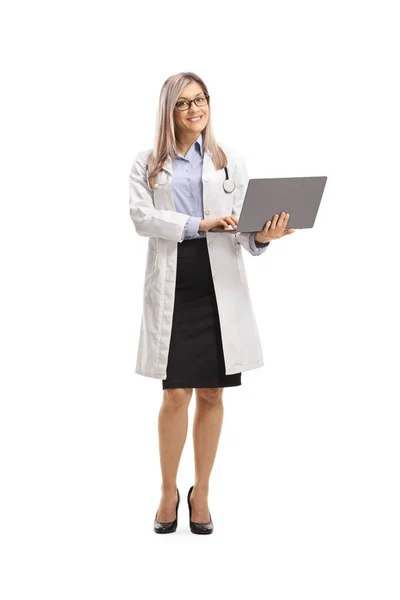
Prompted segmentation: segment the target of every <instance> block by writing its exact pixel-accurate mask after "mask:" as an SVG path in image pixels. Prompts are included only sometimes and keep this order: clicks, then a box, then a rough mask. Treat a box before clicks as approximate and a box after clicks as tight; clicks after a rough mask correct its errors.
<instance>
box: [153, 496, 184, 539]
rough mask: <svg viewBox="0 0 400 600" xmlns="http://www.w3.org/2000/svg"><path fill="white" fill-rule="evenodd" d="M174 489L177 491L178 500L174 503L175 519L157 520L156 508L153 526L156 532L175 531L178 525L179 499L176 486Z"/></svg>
mask: <svg viewBox="0 0 400 600" xmlns="http://www.w3.org/2000/svg"><path fill="white" fill-rule="evenodd" d="M176 491H177V492H178V502H177V503H176V517H175V521H168V522H163V521H157V514H158V510H157V512H156V516H155V519H154V526H153V529H154V531H155V532H156V533H173V532H174V531H176V528H177V526H178V507H179V502H180V499H181V498H180V496H179V490H178V488H176Z"/></svg>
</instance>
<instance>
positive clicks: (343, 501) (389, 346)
mask: <svg viewBox="0 0 400 600" xmlns="http://www.w3.org/2000/svg"><path fill="white" fill-rule="evenodd" d="M3 6H4V8H3V9H2V15H1V19H0V21H1V32H0V33H1V35H0V39H1V56H2V76H1V77H2V83H3V86H2V87H3V92H2V97H1V102H2V110H1V119H2V125H1V131H2V133H1V148H2V177H1V188H2V190H1V203H2V204H1V222H0V228H1V229H0V231H1V235H0V242H1V283H2V293H1V303H2V307H1V347H2V356H1V372H2V374H1V387H2V390H1V398H2V400H1V415H0V416H1V420H0V427H1V431H0V434H1V435H0V444H1V448H0V450H1V452H0V457H1V472H0V481H1V487H2V492H1V496H0V520H1V524H0V526H1V530H0V548H1V553H2V556H1V565H2V577H1V583H0V592H1V595H2V598H4V600H14V599H17V598H18V599H24V600H25V599H27V598H33V597H38V598H41V599H42V600H45V599H46V600H47V599H52V600H53V599H55V598H57V600H63V599H68V600H70V599H72V598H74V599H76V600H77V599H79V600H80V599H84V600H87V599H89V598H93V599H96V600H100V599H110V600H111V599H112V600H115V599H118V600H125V599H131V598H140V599H141V600H147V599H148V598H154V597H157V598H166V599H170V598H171V599H172V598H173V599H181V598H182V599H183V598H185V600H186V598H192V599H198V598H199V599H200V598H201V599H203V598H205V597H207V598H209V599H212V600H213V599H214V598H215V599H217V598H218V599H219V598H220V597H221V594H224V597H231V596H232V595H233V594H235V595H237V596H238V597H240V598H243V597H244V595H245V594H246V596H247V597H248V598H255V599H258V598H268V599H269V600H286V599H287V600H297V599H298V598H307V600H314V599H315V600H321V599H323V600H330V599H334V600H336V599H338V598H340V599H341V600H344V599H346V600H347V599H349V600H353V599H358V598H360V599H363V600H365V599H381V598H385V600H395V599H396V600H398V598H399V594H400V582H399V572H398V567H399V559H400V549H399V535H400V521H399V510H398V507H399V506H400V491H399V458H398V457H399V450H400V449H399V413H400V411H399V396H400V395H399V383H398V373H397V372H396V371H398V369H399V341H398V340H399V317H398V312H399V311H398V306H399V300H400V298H399V293H398V288H397V285H398V278H399V277H398V274H399V261H398V257H399V250H398V230H397V224H398V219H399V216H400V215H399V199H400V196H399V187H400V186H399V177H398V165H399V151H398V149H399V133H400V128H399V116H398V115H399V111H398V107H399V105H400V98H399V94H398V91H397V89H396V80H397V79H398V61H396V60H395V55H396V54H398V52H399V50H400V48H399V43H398V26H397V23H396V20H395V12H394V8H395V3H394V2H384V1H383V2H382V1H381V2H379V3H378V2H354V1H353V2H351V1H349V0H347V1H346V2H337V1H336V2H321V1H319V2H307V1H305V2H287V1H286V2H285V1H282V0H280V2H274V3H266V4H263V5H261V4H260V5H259V4H258V3H256V2H245V3H243V4H241V5H239V6H233V5H232V4H231V3H230V2H224V3H222V2H221V3H217V2H207V1H206V0H203V1H202V2H183V3H182V2H178V3H176V4H175V3H167V2H159V3H156V4H155V3H154V2H153V3H140V6H139V7H138V6H137V5H136V3H134V2H121V1H120V2H118V1H114V2H112V3H111V2H88V1H84V0H80V1H79V2H76V1H70V2H68V3H67V2H65V3H60V2H43V1H40V0H39V1H38V2H35V3H28V2H16V3H13V4H11V3H10V2H9V3H6V4H5V5H3ZM180 71H194V72H196V73H198V74H199V75H200V76H201V77H202V78H203V79H204V80H205V82H206V83H207V85H208V87H209V92H210V96H211V97H212V111H213V120H214V127H215V133H216V137H217V141H220V142H221V143H222V142H224V143H227V144H229V145H231V146H233V147H235V148H236V149H238V150H240V151H241V152H242V154H243V156H244V157H245V159H246V162H247V167H248V171H249V175H250V177H274V176H303V175H327V176H328V182H327V186H326V189H325V193H324V196H323V200H322V203H321V207H320V211H319V213H318V217H317V221H316V223H315V227H314V228H313V229H309V230H302V231H300V230H298V231H296V233H294V234H293V235H291V236H289V237H286V238H283V239H281V240H277V241H274V242H272V243H271V245H270V247H269V248H268V249H267V251H266V252H265V253H264V254H263V255H262V256H260V257H252V256H250V255H249V254H248V253H247V252H244V257H245V264H246V270H247V274H248V279H249V285H250V293H251V297H252V301H253V304H254V310H255V314H256V319H257V324H258V327H259V331H260V335H261V339H262V345H263V352H264V361H265V366H264V367H263V368H260V369H257V370H253V371H248V372H245V373H243V375H242V386H240V387H238V388H230V389H229V388H227V389H226V390H225V392H224V407H225V416H224V424H223V430H222V435H221V438H220V445H219V449H218V454H217V458H216V461H215V465H214V469H213V472H212V476H211V481H210V495H209V507H210V510H211V514H212V518H213V521H214V527H215V531H214V533H213V535H211V536H196V535H193V534H191V533H190V530H189V524H188V521H189V513H188V507H187V502H186V496H187V492H188V489H189V487H190V485H192V483H193V474H194V472H193V449H192V437H191V433H192V432H191V424H192V418H193V414H194V402H195V399H194V396H193V398H192V402H191V405H190V409H189V410H190V413H189V414H190V421H189V431H188V437H187V441H186V445H185V448H184V451H183V455H182V460H181V464H180V469H179V474H178V487H179V490H180V493H181V497H182V503H181V506H180V508H179V524H178V531H177V532H176V534H173V535H167V536H160V535H156V534H155V533H154V532H153V529H152V526H153V519H154V516H155V513H156V510H157V507H158V503H159V500H160V485H161V475H160V469H159V458H158V437H157V417H158V411H159V408H160V404H161V400H162V387H161V381H160V380H154V379H150V378H144V377H141V376H139V375H136V374H134V367H135V362H136V352H137V344H138V337H139V327H140V317H141V309H142V306H141V302H142V286H143V279H144V265H145V255H146V248H147V239H145V238H141V237H139V236H138V235H137V234H136V232H135V229H134V225H133V223H132V221H131V219H130V216H129V208H128V174H129V171H130V168H131V165H132V162H133V158H134V157H135V155H136V154H137V152H139V151H141V150H145V149H148V148H150V147H151V145H152V143H153V139H154V133H155V116H156V110H157V104H158V96H159V93H160V89H161V86H162V84H163V83H164V81H165V80H166V79H167V78H168V77H169V76H170V75H172V74H174V73H178V72H180Z"/></svg>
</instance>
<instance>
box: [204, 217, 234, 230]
mask: <svg viewBox="0 0 400 600" xmlns="http://www.w3.org/2000/svg"><path fill="white" fill-rule="evenodd" d="M238 220H239V219H238V218H237V217H236V216H235V215H229V216H227V217H219V218H218V219H201V221H200V223H199V231H209V230H210V229H214V228H215V229H228V226H229V225H232V227H237V224H238Z"/></svg>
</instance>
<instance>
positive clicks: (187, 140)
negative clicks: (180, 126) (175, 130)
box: [176, 131, 201, 156]
mask: <svg viewBox="0 0 400 600" xmlns="http://www.w3.org/2000/svg"><path fill="white" fill-rule="evenodd" d="M200 133H201V132H200V131H199V132H198V133H190V132H188V133H184V134H183V135H182V134H181V135H179V137H178V136H177V138H176V148H177V150H178V152H179V153H180V154H182V156H186V153H187V151H188V150H189V148H190V146H191V145H192V144H193V142H194V141H195V140H197V138H198V137H199V135H200Z"/></svg>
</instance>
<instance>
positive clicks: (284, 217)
mask: <svg viewBox="0 0 400 600" xmlns="http://www.w3.org/2000/svg"><path fill="white" fill-rule="evenodd" d="M285 220H286V213H285V212H284V211H282V212H281V215H280V217H279V221H278V227H282V226H283V224H284V223H285Z"/></svg>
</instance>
